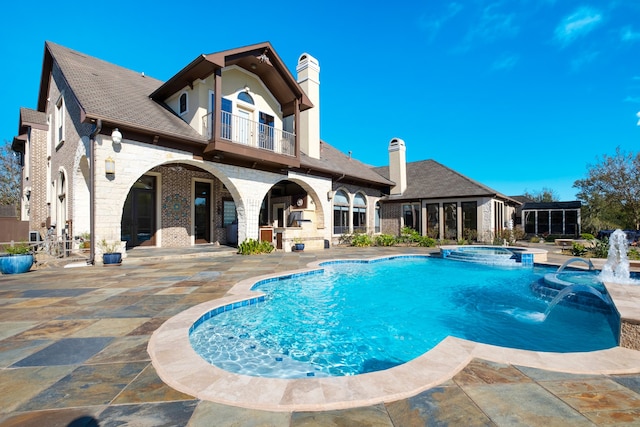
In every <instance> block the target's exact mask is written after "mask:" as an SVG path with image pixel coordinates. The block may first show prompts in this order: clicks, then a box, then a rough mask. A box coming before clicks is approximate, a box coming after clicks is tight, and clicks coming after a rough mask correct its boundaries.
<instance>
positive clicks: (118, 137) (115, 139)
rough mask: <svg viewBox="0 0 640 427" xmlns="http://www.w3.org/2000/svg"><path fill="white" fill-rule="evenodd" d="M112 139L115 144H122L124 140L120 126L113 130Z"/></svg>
mask: <svg viewBox="0 0 640 427" xmlns="http://www.w3.org/2000/svg"><path fill="white" fill-rule="evenodd" d="M111 139H112V140H113V143H114V144H115V145H120V143H121V142H122V133H120V131H119V130H118V128H115V129H114V130H113V132H111Z"/></svg>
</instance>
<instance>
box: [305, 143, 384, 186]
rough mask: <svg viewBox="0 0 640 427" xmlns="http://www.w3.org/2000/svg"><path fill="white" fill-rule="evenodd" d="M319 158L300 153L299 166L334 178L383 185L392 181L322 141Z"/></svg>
mask: <svg viewBox="0 0 640 427" xmlns="http://www.w3.org/2000/svg"><path fill="white" fill-rule="evenodd" d="M320 144H321V145H320V159H314V158H311V157H309V156H307V155H306V154H305V153H302V155H301V157H300V167H302V168H311V169H314V170H318V171H323V172H326V173H330V174H331V175H333V176H334V177H336V178H339V177H342V176H343V175H344V177H350V178H354V179H357V180H361V181H366V182H370V183H373V184H381V185H384V186H388V185H393V182H392V181H389V180H388V179H387V178H385V177H383V176H381V175H380V174H379V173H377V172H376V171H375V170H374V169H373V168H372V167H371V166H368V165H365V164H364V163H362V162H361V161H359V160H356V159H354V158H353V157H350V156H348V155H346V154H344V153H343V152H342V151H340V150H338V149H336V148H335V147H333V146H331V145H329V144H327V143H326V142H324V141H322V142H321V143H320Z"/></svg>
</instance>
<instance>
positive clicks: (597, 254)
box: [591, 238, 609, 258]
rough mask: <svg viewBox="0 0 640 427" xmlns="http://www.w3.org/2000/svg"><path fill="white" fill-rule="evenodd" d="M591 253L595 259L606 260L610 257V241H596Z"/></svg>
mask: <svg viewBox="0 0 640 427" xmlns="http://www.w3.org/2000/svg"><path fill="white" fill-rule="evenodd" d="M591 253H592V254H593V257H594V258H606V257H608V256H609V239H607V238H605V239H603V240H596V241H595V244H594V245H593V248H592V249H591Z"/></svg>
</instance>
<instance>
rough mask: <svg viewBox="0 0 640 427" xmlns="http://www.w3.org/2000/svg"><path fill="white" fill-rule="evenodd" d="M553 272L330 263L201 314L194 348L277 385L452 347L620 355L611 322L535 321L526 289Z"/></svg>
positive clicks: (408, 261)
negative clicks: (449, 343) (454, 343)
mask: <svg viewBox="0 0 640 427" xmlns="http://www.w3.org/2000/svg"><path fill="white" fill-rule="evenodd" d="M551 271H554V270H553V269H549V268H540V267H534V268H531V269H504V268H496V267H488V266H484V265H474V264H464V266H463V267H461V265H460V263H457V262H451V261H443V260H441V259H437V258H428V257H396V258H394V259H383V260H377V262H371V263H368V262H363V261H359V262H332V263H328V264H324V265H323V270H314V271H311V272H307V273H305V274H297V275H291V276H285V277H284V278H283V277H280V278H272V279H269V280H265V281H261V282H258V283H257V284H256V285H255V286H254V290H258V291H261V292H264V293H265V295H266V296H265V297H264V298H262V299H264V302H262V301H261V298H260V297H256V298H254V299H252V300H245V302H239V303H236V304H235V305H229V306H226V307H221V308H218V309H216V310H215V311H213V312H208V313H206V314H205V315H204V316H201V317H200V318H199V319H198V321H196V322H195V323H194V325H193V326H192V328H191V332H190V341H191V343H192V345H194V346H195V347H197V348H198V352H199V353H200V354H201V356H202V357H204V358H205V359H206V360H207V361H209V362H210V363H212V364H214V365H216V366H218V367H220V368H223V369H225V370H227V371H230V372H235V373H241V374H246V375H256V376H263V377H276V378H300V377H309V376H317V377H322V376H343V375H355V374H361V373H367V372H375V371H379V370H384V369H387V368H390V367H393V366H397V365H400V364H403V363H406V362H408V361H409V360H412V359H414V358H416V357H418V356H420V355H421V354H423V353H426V352H427V351H429V350H430V349H432V348H433V347H434V346H436V345H437V344H438V343H439V342H440V341H442V340H443V339H444V338H446V337H447V336H449V335H451V336H455V337H458V338H463V339H467V340H471V341H475V342H482V343H486V344H494V345H499V346H502V347H512V348H520V349H525V350H536V351H554V352H578V351H580V352H582V351H591V350H598V349H604V348H611V347H614V346H616V345H617V331H615V328H612V322H611V316H615V314H614V313H613V312H609V313H602V312H592V311H585V310H576V309H574V308H568V307H563V306H562V305H558V306H557V308H555V309H554V310H553V313H551V314H550V315H549V316H548V317H547V318H546V320H545V321H544V322H543V321H541V316H539V315H540V313H544V312H545V310H546V308H547V306H548V302H549V301H548V299H547V300H545V299H543V298H540V297H538V296H537V295H536V294H534V293H533V292H531V289H530V285H531V283H532V282H535V281H540V280H542V278H543V276H544V275H545V274H547V273H549V272H551ZM614 311H615V310H614ZM614 323H615V322H614Z"/></svg>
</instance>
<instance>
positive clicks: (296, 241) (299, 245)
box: [293, 237, 304, 251]
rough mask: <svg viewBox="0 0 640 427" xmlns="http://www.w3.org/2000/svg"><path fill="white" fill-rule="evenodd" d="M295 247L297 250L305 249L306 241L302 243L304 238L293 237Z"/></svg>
mask: <svg viewBox="0 0 640 427" xmlns="http://www.w3.org/2000/svg"><path fill="white" fill-rule="evenodd" d="M293 247H294V249H295V250H296V251H304V243H302V239H301V238H299V237H296V238H295V239H293Z"/></svg>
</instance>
